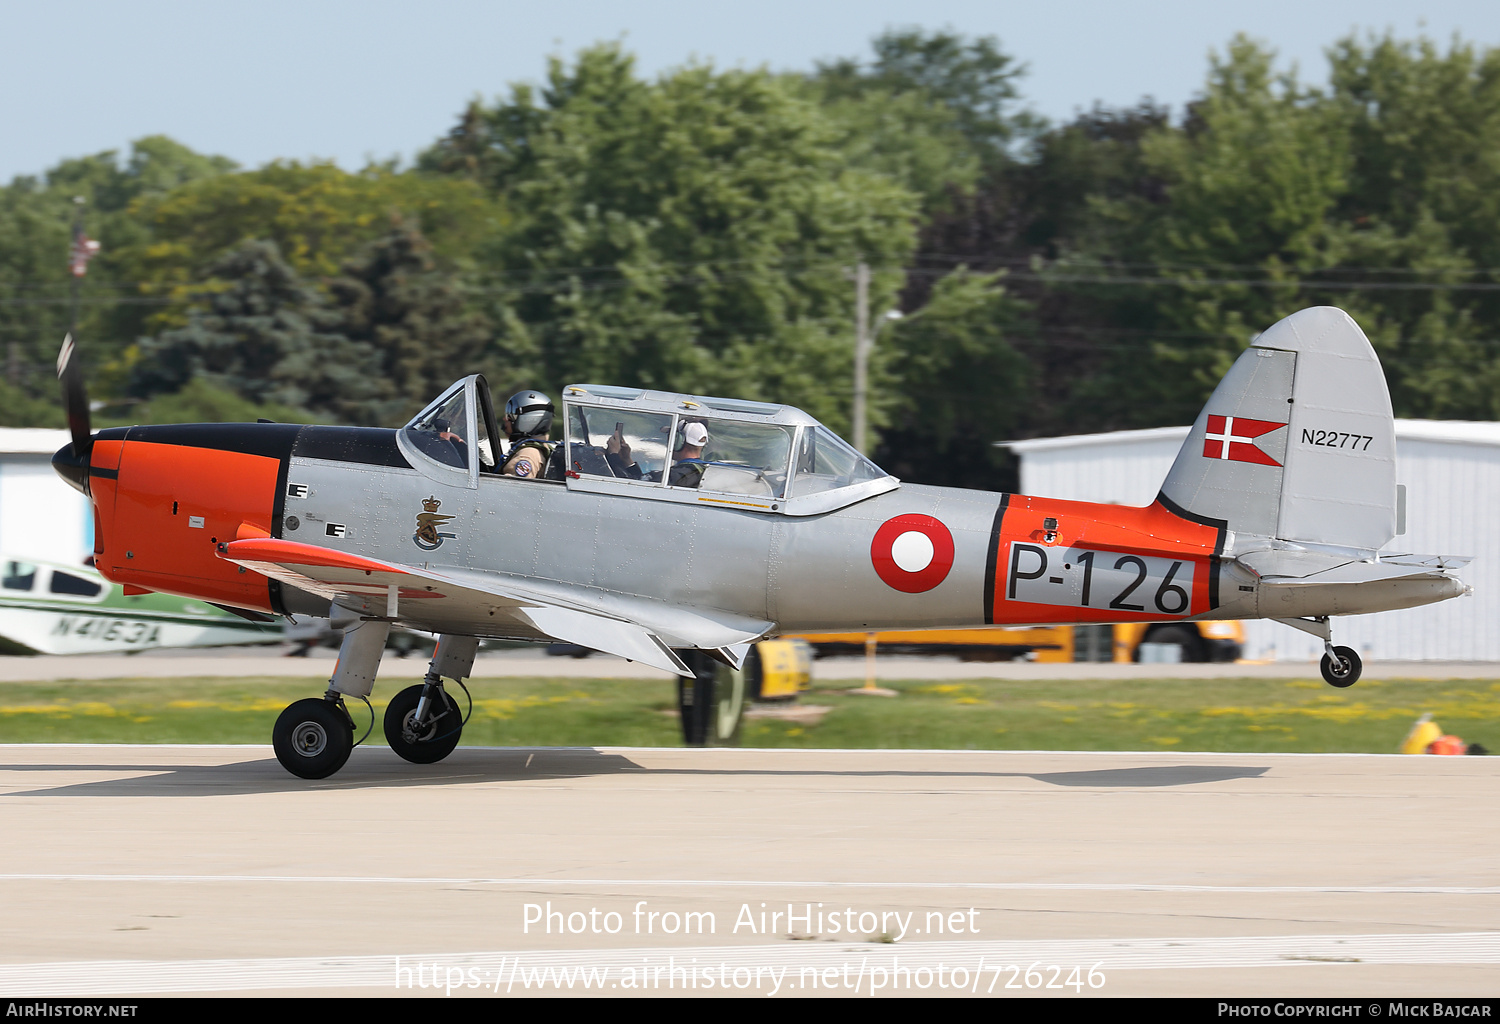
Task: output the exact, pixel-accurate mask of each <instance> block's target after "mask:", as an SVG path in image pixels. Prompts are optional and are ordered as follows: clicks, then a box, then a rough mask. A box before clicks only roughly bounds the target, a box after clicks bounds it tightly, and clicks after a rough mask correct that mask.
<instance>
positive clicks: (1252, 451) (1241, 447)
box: [1203, 415, 1286, 466]
mask: <svg viewBox="0 0 1500 1024" xmlns="http://www.w3.org/2000/svg"><path fill="white" fill-rule="evenodd" d="M1284 426H1286V424H1285V423H1273V422H1271V421H1270V420H1252V419H1246V418H1245V417H1243V416H1213V415H1210V416H1209V417H1208V429H1207V430H1205V431H1204V432H1203V457H1204V458H1205V459H1230V460H1232V461H1234V462H1253V463H1256V464H1257V465H1261V466H1279V465H1281V463H1279V462H1277V461H1276V460H1275V459H1273V458H1271V456H1269V455H1267V454H1266V453H1265V452H1263V451H1261V450H1260V448H1259V447H1257V446H1256V444H1255V439H1256V438H1257V437H1260V436H1261V435H1262V434H1269V433H1270V432H1271V431H1273V430H1280V429H1281V428H1282V427H1284Z"/></svg>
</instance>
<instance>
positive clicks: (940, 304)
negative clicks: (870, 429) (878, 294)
mask: <svg viewBox="0 0 1500 1024" xmlns="http://www.w3.org/2000/svg"><path fill="white" fill-rule="evenodd" d="M1003 277H1004V275H1003V274H1000V273H996V274H974V273H970V272H969V271H968V270H967V268H964V267H958V268H957V269H955V270H954V271H953V272H951V273H949V274H946V275H944V276H943V277H942V278H941V279H940V280H938V282H937V284H936V285H935V286H934V288H933V289H932V293H931V296H930V298H929V299H928V301H927V303H926V305H924V306H923V307H922V309H921V310H920V311H918V312H917V313H914V314H913V315H911V316H910V317H907V318H905V319H903V320H900V321H897V322H896V323H895V324H894V325H892V326H891V327H890V328H888V331H889V337H888V338H887V339H885V340H884V342H883V345H882V347H881V348H880V349H879V350H878V351H880V352H882V353H883V357H882V359H881V361H880V363H879V364H877V368H876V373H877V375H881V376H885V377H887V378H888V379H890V380H891V381H892V384H891V386H890V387H889V388H888V389H887V390H886V394H887V395H888V396H889V397H888V398H887V399H886V401H887V402H888V404H889V407H890V408H889V412H888V414H887V419H888V421H889V422H890V423H891V427H890V429H889V430H888V431H887V432H886V436H885V438H884V444H883V446H882V447H881V448H880V449H878V450H877V451H876V458H877V460H879V461H880V463H881V465H883V466H884V467H885V468H886V469H887V470H889V471H890V472H892V473H895V474H896V475H897V476H901V477H904V478H908V479H918V480H921V481H923V482H926V483H934V484H947V485H956V486H966V487H981V488H995V487H997V486H1001V485H1002V484H1003V483H1009V481H1008V480H1006V476H1005V474H1006V471H1007V470H1008V469H1009V465H1008V463H1009V455H1008V453H1006V452H1004V451H1003V450H1001V449H997V448H996V447H995V446H994V442H995V441H997V440H1000V439H1002V438H1007V437H1014V436H1015V435H1016V432H1017V429H1018V428H1019V427H1020V426H1021V425H1022V423H1024V422H1025V417H1026V413H1027V411H1028V410H1027V405H1026V402H1025V401H1024V398H1023V396H1024V395H1025V394H1026V393H1027V391H1028V390H1029V389H1030V388H1031V386H1032V385H1033V382H1034V378H1035V372H1034V369H1033V366H1032V364H1031V362H1030V361H1029V360H1028V359H1027V357H1026V356H1025V354H1023V353H1022V352H1021V351H1019V350H1018V349H1017V348H1016V347H1015V346H1014V345H1013V344H1012V341H1013V340H1014V336H1015V335H1017V334H1018V333H1022V334H1024V333H1026V332H1027V331H1028V330H1029V309H1028V307H1027V305H1026V304H1025V303H1023V302H1019V301H1018V300H1016V299H1015V298H1013V297H1012V296H1010V295H1009V294H1007V292H1006V291H1005V289H1004V288H1002V287H1001V286H1000V281H1001V280H1002V279H1003Z"/></svg>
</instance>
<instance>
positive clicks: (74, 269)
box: [68, 196, 97, 340]
mask: <svg viewBox="0 0 1500 1024" xmlns="http://www.w3.org/2000/svg"><path fill="white" fill-rule="evenodd" d="M83 206H84V199H83V196H74V197H73V245H72V248H71V249H69V251H68V272H69V273H71V274H72V275H73V301H72V304H71V310H70V312H69V314H68V335H69V336H70V337H72V336H74V335H76V334H77V333H78V286H79V285H80V284H81V283H82V282H83V275H84V274H86V273H88V266H89V261H88V256H89V255H92V254H91V253H90V254H88V255H85V253H86V252H87V246H86V245H85V244H84V243H85V240H86V239H87V236H86V235H85V234H84V233H83ZM96 248H97V247H96ZM75 340H76V339H75Z"/></svg>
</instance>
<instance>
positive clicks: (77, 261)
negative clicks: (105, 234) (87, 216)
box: [68, 228, 99, 277]
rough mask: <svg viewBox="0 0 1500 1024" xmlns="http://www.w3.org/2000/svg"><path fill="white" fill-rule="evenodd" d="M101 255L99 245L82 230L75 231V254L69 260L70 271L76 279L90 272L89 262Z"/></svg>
mask: <svg viewBox="0 0 1500 1024" xmlns="http://www.w3.org/2000/svg"><path fill="white" fill-rule="evenodd" d="M97 255H99V243H98V242H96V241H94V240H93V239H92V238H90V237H89V236H88V235H85V234H84V233H83V229H82V228H77V229H75V230H74V231H73V252H72V255H71V256H70V257H69V259H68V269H69V270H70V271H72V272H73V276H74V277H82V276H83V275H84V274H87V273H88V272H89V260H91V259H93V258H94V257H95V256H97Z"/></svg>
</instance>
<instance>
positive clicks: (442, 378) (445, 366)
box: [328, 223, 518, 426]
mask: <svg viewBox="0 0 1500 1024" xmlns="http://www.w3.org/2000/svg"><path fill="white" fill-rule="evenodd" d="M328 292H329V295H330V298H331V303H332V310H331V312H332V314H333V317H334V319H333V320H332V321H331V324H333V325H334V326H335V327H336V329H337V332H338V333H339V334H341V335H343V336H344V337H346V338H348V339H350V340H351V341H353V342H356V343H358V344H361V345H363V346H365V347H367V348H368V349H370V350H372V351H373V352H374V353H375V354H376V358H377V359H378V361H379V362H378V367H377V370H376V378H377V381H378V383H379V385H380V387H379V397H378V398H371V399H370V400H368V401H366V402H364V403H362V404H361V405H360V406H359V407H358V409H357V410H352V411H351V416H352V418H353V419H354V420H355V421H356V422H360V423H370V424H386V425H392V426H394V425H399V424H401V423H404V422H405V421H406V420H407V419H409V418H410V417H411V416H412V415H413V414H415V413H416V412H417V411H419V410H420V409H421V408H422V407H423V406H424V405H426V404H427V403H428V402H430V401H431V400H432V399H434V398H436V397H437V395H438V394H439V393H440V392H441V391H442V390H443V388H445V387H447V386H448V385H449V384H451V383H452V382H453V381H454V380H455V379H457V378H458V377H461V376H464V375H466V374H469V373H472V372H475V371H476V370H480V369H485V370H487V371H488V373H489V377H490V381H491V384H492V386H493V387H495V388H496V389H497V390H502V391H503V390H504V389H506V388H507V387H509V386H510V385H512V384H516V383H518V382H517V380H516V373H517V369H516V368H515V367H514V366H513V365H511V364H508V363H505V362H502V361H500V360H497V359H496V358H495V353H492V352H488V351H487V347H488V345H489V342H490V339H491V335H492V333H493V332H492V328H491V327H490V324H489V322H488V321H487V320H486V319H485V317H484V316H483V315H481V314H480V313H478V312H476V311H474V310H473V309H472V308H471V307H470V304H469V301H468V297H467V296H466V295H465V292H464V288H463V286H462V285H461V283H460V282H459V280H458V279H457V278H456V277H455V276H454V275H453V274H450V273H445V272H444V271H442V270H440V269H438V267H437V265H436V262H435V260H434V259H433V255H432V247H431V245H429V244H428V242H427V240H426V239H425V238H424V237H423V236H422V234H421V232H420V231H418V230H417V229H416V228H415V227H413V226H411V225H408V224H406V223H398V224H397V225H396V226H395V228H394V229H393V230H392V231H391V232H390V233H389V234H387V235H385V236H384V237H383V238H379V239H377V240H376V241H374V242H372V243H371V244H369V245H368V246H366V247H365V249H364V250H362V251H361V252H359V253H358V254H356V255H355V256H354V257H353V258H351V259H349V260H348V261H346V262H345V263H344V265H343V268H342V272H341V273H340V275H339V276H338V277H336V278H334V279H333V280H332V281H331V282H330V283H329V285H328ZM487 363H488V365H486V364H487Z"/></svg>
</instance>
